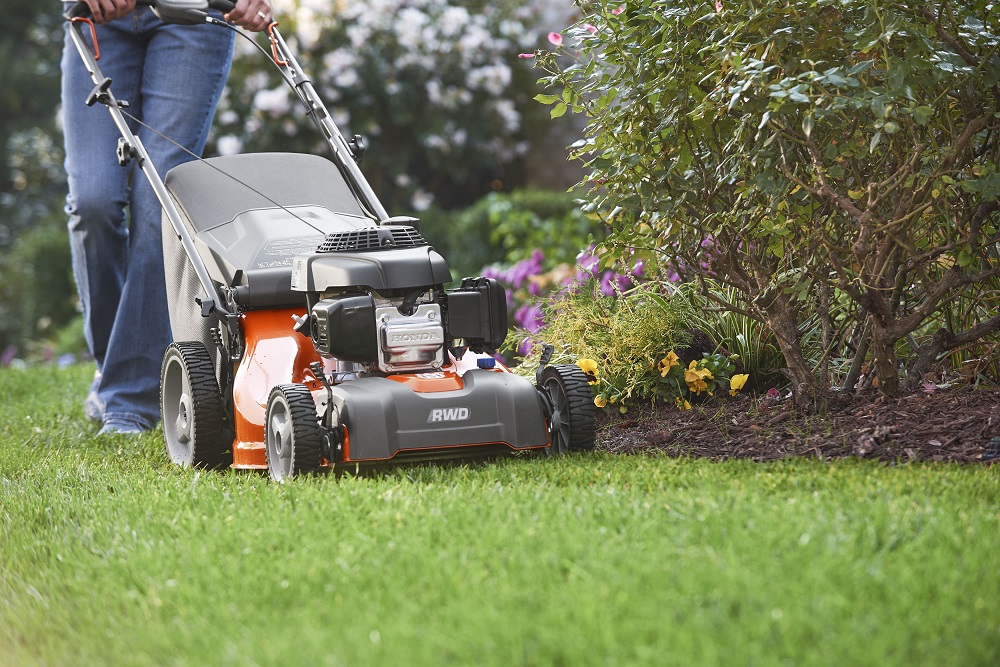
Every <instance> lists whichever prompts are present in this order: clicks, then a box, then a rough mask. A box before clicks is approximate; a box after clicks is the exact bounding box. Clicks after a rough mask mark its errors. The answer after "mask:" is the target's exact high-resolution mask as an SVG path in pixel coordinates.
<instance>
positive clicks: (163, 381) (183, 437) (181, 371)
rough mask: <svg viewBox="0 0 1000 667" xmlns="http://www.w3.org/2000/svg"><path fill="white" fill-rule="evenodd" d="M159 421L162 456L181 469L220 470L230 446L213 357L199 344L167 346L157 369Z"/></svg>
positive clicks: (229, 459)
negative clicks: (163, 448)
mask: <svg viewBox="0 0 1000 667" xmlns="http://www.w3.org/2000/svg"><path fill="white" fill-rule="evenodd" d="M160 418H161V420H162V421H163V439H164V441H165V442H166V446H167V456H168V457H169V458H170V460H171V461H172V462H173V463H176V464H177V465H179V466H183V467H185V468H188V467H198V468H224V467H226V466H229V465H231V464H232V462H233V455H232V449H233V441H232V437H231V433H230V430H229V421H228V419H227V416H226V411H225V408H224V407H223V403H222V393H221V392H220V391H219V382H218V380H216V378H215V363H214V362H213V361H212V355H210V354H209V352H208V350H207V349H206V348H205V346H204V345H203V344H202V343H200V342H190V341H189V342H181V343H171V345H170V347H168V348H167V351H166V352H165V353H164V355H163V365H162V366H161V368H160Z"/></svg>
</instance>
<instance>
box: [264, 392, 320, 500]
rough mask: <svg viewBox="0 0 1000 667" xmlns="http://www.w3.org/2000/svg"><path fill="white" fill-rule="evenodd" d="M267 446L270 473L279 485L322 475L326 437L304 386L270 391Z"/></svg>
mask: <svg viewBox="0 0 1000 667" xmlns="http://www.w3.org/2000/svg"><path fill="white" fill-rule="evenodd" d="M264 445H265V449H264V453H265V457H266V459H267V472H268V474H269V475H270V476H271V479H273V480H275V481H276V482H284V481H286V480H288V479H291V478H292V477H296V476H298V475H303V474H310V473H315V472H318V471H319V469H320V456H321V453H322V451H323V433H322V430H321V429H320V426H319V419H318V418H317V416H316V402H315V401H314V400H313V397H312V394H311V393H310V392H309V390H308V389H307V388H306V387H305V385H301V384H280V385H278V386H277V387H275V388H274V389H272V390H271V395H270V397H268V399H267V414H266V417H265V426H264Z"/></svg>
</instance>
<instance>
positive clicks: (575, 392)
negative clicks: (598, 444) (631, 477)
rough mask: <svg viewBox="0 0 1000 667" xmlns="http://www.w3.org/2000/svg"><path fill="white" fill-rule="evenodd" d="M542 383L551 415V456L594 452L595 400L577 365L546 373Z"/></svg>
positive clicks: (553, 368)
mask: <svg viewBox="0 0 1000 667" xmlns="http://www.w3.org/2000/svg"><path fill="white" fill-rule="evenodd" d="M540 380H541V381H540V382H539V384H538V391H539V392H540V393H541V395H542V402H543V403H544V404H545V407H546V411H547V412H548V415H549V447H548V449H547V451H548V453H550V454H568V453H569V452H588V451H591V450H592V449H594V441H595V438H596V426H595V421H594V420H595V410H594V399H593V397H592V395H591V391H590V385H589V384H588V382H587V376H586V375H585V374H584V372H583V371H582V370H580V367H579V366H576V365H574V364H552V365H551V366H546V367H545V368H543V369H542V375H541V378H540Z"/></svg>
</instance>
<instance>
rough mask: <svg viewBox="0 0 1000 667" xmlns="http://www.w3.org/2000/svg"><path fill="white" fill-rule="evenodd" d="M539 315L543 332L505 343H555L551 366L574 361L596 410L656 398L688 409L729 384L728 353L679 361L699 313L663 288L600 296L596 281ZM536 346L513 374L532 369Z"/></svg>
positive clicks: (647, 287) (650, 286)
mask: <svg viewBox="0 0 1000 667" xmlns="http://www.w3.org/2000/svg"><path fill="white" fill-rule="evenodd" d="M543 311H544V318H545V326H544V328H543V329H542V330H541V331H540V332H538V333H536V334H534V335H533V336H532V335H531V334H529V333H528V332H527V331H518V332H516V333H515V335H513V336H512V337H511V339H510V340H509V342H508V346H509V347H510V349H518V348H520V349H525V347H527V346H526V345H525V343H526V342H528V341H535V342H541V341H546V342H551V343H557V344H558V345H560V347H558V348H557V349H556V353H555V355H554V357H553V359H552V363H576V364H578V365H579V366H580V368H581V369H582V370H583V371H584V373H585V374H586V375H587V377H588V379H589V381H590V385H591V388H592V389H593V392H594V403H595V405H597V407H600V408H605V407H607V406H615V407H617V408H618V409H619V410H620V411H622V412H625V411H626V410H627V409H628V406H629V405H632V404H635V403H636V402H639V401H655V400H656V399H662V400H665V401H667V402H672V403H675V404H676V405H678V406H680V407H684V406H687V407H690V402H691V401H693V400H695V399H699V398H706V397H709V396H712V395H714V393H715V391H716V389H717V387H719V386H724V387H730V377H731V376H732V373H733V371H734V369H735V365H734V364H733V359H732V358H730V357H729V356H726V355H724V354H720V353H719V352H717V351H711V352H702V353H701V355H700V357H699V358H697V359H686V360H685V357H684V355H685V352H686V351H689V352H690V351H691V348H690V346H691V343H692V340H693V338H694V336H693V334H692V331H691V329H692V326H693V325H694V323H695V322H696V321H697V317H698V312H697V310H696V308H695V307H694V306H693V305H692V303H691V301H690V300H688V299H686V298H685V297H684V296H683V295H682V294H680V293H679V292H678V291H677V290H676V289H675V288H672V287H670V286H668V285H666V284H663V283H655V282H649V283H643V284H641V285H639V286H637V287H634V288H632V289H630V290H627V291H624V292H620V293H618V294H616V295H614V296H605V295H604V294H603V293H602V292H601V286H600V284H599V283H597V282H596V281H590V282H588V283H586V284H585V285H582V286H578V287H577V288H576V289H571V290H568V291H567V292H565V293H564V294H562V295H561V296H560V298H558V299H556V300H554V301H552V302H550V303H549V304H548V305H546V306H544V308H543ZM540 348H541V346H540V345H535V346H534V347H533V349H532V350H531V351H530V352H529V353H527V354H526V355H525V356H524V357H523V358H521V360H520V361H521V363H520V365H519V366H518V372H520V373H523V374H525V375H531V374H533V373H534V372H535V369H537V368H538V362H539V357H540ZM682 360H684V363H683V365H682V363H681V362H682ZM689 380H690V381H689ZM745 381H746V378H743V382H745ZM739 386H742V383H741V384H740V385H739ZM737 388H738V387H737Z"/></svg>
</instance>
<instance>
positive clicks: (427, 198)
mask: <svg viewBox="0 0 1000 667" xmlns="http://www.w3.org/2000/svg"><path fill="white" fill-rule="evenodd" d="M433 203H434V195H432V194H431V193H430V192H427V191H425V190H417V191H416V192H414V193H413V196H412V197H411V198H410V205H411V206H412V207H413V210H414V211H426V210H427V209H429V208H430V207H431V204H433Z"/></svg>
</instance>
